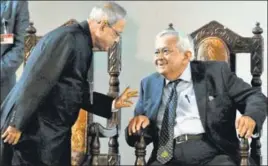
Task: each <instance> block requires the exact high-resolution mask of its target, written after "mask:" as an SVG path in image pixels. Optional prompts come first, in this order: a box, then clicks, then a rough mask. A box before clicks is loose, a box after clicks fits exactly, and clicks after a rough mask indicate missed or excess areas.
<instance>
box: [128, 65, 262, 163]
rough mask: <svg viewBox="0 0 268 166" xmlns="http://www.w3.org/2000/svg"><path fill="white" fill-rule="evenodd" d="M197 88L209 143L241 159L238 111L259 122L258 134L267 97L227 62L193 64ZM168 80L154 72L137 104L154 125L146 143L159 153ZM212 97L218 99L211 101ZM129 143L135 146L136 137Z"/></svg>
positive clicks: (136, 112)
mask: <svg viewBox="0 0 268 166" xmlns="http://www.w3.org/2000/svg"><path fill="white" fill-rule="evenodd" d="M191 71H192V79H193V86H194V91H195V95H196V100H197V105H198V110H199V114H200V118H201V121H202V125H203V127H204V129H205V132H206V135H207V136H208V138H209V140H210V141H211V142H212V143H214V144H215V145H216V146H217V147H218V148H219V149H220V150H221V151H222V152H223V153H227V154H229V155H230V156H232V157H234V158H236V159H238V150H239V141H238V139H237V134H236V129H235V118H236V109H238V110H239V111H240V112H241V113H242V114H244V115H247V116H250V117H251V118H253V119H254V120H255V121H256V124H257V126H256V131H255V132H257V131H259V130H260V129H261V128H262V124H263V122H264V120H265V118H266V110H267V105H266V97H265V96H264V95H263V94H262V93H261V92H260V90H258V89H253V88H251V86H250V85H249V84H247V83H245V82H244V81H243V80H242V79H240V78H238V77H237V76H236V75H235V74H234V73H232V72H231V71H230V69H229V66H228V64H227V63H225V62H216V61H207V62H203V61H193V62H191ZM162 87H164V77H163V76H161V75H160V74H158V73H154V74H152V75H150V76H148V77H146V78H144V79H143V80H142V81H141V87H140V98H139V101H138V103H137V105H136V109H135V116H136V115H146V116H147V117H148V118H149V119H150V126H149V127H148V128H147V132H146V133H145V141H146V142H147V144H148V143H150V142H151V141H153V143H154V147H155V148H154V150H153V153H152V156H154V155H155V154H156V150H157V149H156V147H157V140H158V134H157V133H158V131H156V130H157V128H156V125H155V124H156V117H157V112H158V109H159V106H160V102H161V97H162V91H163V88H162ZM209 96H211V97H214V99H213V100H209ZM126 140H127V142H128V144H129V145H130V146H133V145H134V143H135V141H136V137H135V136H132V137H129V136H128V134H127V133H126Z"/></svg>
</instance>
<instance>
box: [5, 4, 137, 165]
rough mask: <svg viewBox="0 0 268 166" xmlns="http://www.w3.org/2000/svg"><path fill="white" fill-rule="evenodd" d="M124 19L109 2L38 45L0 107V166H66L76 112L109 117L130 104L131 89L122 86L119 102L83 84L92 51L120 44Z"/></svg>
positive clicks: (45, 37)
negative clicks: (0, 157)
mask: <svg viewBox="0 0 268 166" xmlns="http://www.w3.org/2000/svg"><path fill="white" fill-rule="evenodd" d="M125 16H126V11H125V10H124V9H123V8H122V7H121V6H119V5H118V4H117V3H114V2H107V3H104V4H103V5H101V6H96V7H94V8H93V9H92V12H91V14H90V17H89V18H88V20H87V21H83V22H81V23H75V24H73V25H69V26H64V27H59V28H56V29H55V30H53V31H51V32H49V33H48V34H46V35H45V36H43V37H42V39H41V40H40V41H39V42H38V43H37V44H36V46H35V47H34V49H33V50H32V52H31V54H30V56H29V59H28V60H27V64H26V66H25V68H24V71H23V73H22V76H21V79H20V80H19V82H18V83H17V84H16V86H15V87H14V88H13V89H12V91H11V93H9V95H8V97H7V98H6V99H5V100H4V102H3V104H2V105H1V111H2V115H1V131H2V139H1V140H2V141H4V143H3V145H4V146H2V147H3V148H2V147H1V149H3V150H2V151H3V152H4V153H3V154H4V155H2V160H4V161H2V163H0V164H1V165H27V166H28V165H30V166H70V165H71V127H72V126H73V124H74V123H75V121H76V119H77V117H78V113H79V110H80V108H83V109H84V110H87V111H89V112H91V113H93V114H96V115H99V116H102V117H105V118H111V116H112V112H114V111H117V110H118V109H120V108H124V107H130V106H131V105H132V104H133V103H132V102H131V100H130V99H131V98H132V97H135V96H137V91H135V90H131V89H130V88H126V90H125V91H123V93H122V94H121V95H120V96H119V97H117V98H112V97H110V96H107V95H104V94H100V93H97V92H94V93H93V99H92V98H91V95H90V93H89V91H90V89H89V85H88V82H87V74H88V70H89V69H90V64H91V59H92V56H93V50H92V48H93V47H95V48H96V47H97V48H99V49H101V50H108V49H109V48H110V47H112V46H113V44H115V43H116V42H118V41H119V39H120V33H121V32H123V29H124V25H125ZM91 100H93V103H91ZM10 153H11V154H10Z"/></svg>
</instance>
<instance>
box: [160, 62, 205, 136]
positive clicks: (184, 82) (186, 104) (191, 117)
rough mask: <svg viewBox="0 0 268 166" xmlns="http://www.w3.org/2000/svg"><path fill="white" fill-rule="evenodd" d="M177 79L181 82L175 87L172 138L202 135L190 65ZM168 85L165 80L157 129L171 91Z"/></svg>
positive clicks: (167, 81) (202, 129)
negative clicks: (175, 104) (174, 117)
mask: <svg viewBox="0 0 268 166" xmlns="http://www.w3.org/2000/svg"><path fill="white" fill-rule="evenodd" d="M179 79H181V81H180V82H179V84H178V85H177V87H176V91H177V94H178V101H177V109H176V119H175V126H174V138H176V137H178V136H180V135H183V134H200V133H204V132H205V130H204V128H203V126H202V122H201V119H200V115H199V112H198V107H197V103H196V97H195V92H194V88H193V81H192V76H191V67H190V63H189V64H188V66H187V67H186V69H185V70H184V72H183V73H182V75H181V76H180V77H179ZM168 83H169V80H167V79H166V80H165V87H164V90H163V95H162V102H161V105H160V108H159V111H158V116H157V126H158V127H159V129H161V123H162V119H163V115H164V112H165V107H166V102H167V99H168V96H169V94H170V92H171V89H172V86H171V85H170V84H168ZM159 131H160V130H159Z"/></svg>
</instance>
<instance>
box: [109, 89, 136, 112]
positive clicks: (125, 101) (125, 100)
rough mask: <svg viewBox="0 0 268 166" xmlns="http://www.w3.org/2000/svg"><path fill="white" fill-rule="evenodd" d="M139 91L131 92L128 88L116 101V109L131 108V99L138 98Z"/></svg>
mask: <svg viewBox="0 0 268 166" xmlns="http://www.w3.org/2000/svg"><path fill="white" fill-rule="evenodd" d="M137 96H138V91H137V90H131V89H130V88H129V87H127V88H126V89H125V90H124V92H123V93H122V94H121V95H120V96H119V97H118V98H116V99H115V105H114V107H115V109H120V108H123V107H131V106H132V105H133V102H132V101H130V100H129V99H130V98H132V97H137Z"/></svg>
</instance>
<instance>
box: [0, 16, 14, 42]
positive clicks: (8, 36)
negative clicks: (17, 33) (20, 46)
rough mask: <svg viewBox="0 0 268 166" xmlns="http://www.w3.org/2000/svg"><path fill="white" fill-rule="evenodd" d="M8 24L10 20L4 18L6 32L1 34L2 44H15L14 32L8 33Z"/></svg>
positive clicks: (3, 23)
mask: <svg viewBox="0 0 268 166" xmlns="http://www.w3.org/2000/svg"><path fill="white" fill-rule="evenodd" d="M7 24H8V21H7V20H5V19H3V20H2V25H3V27H4V34H1V45H2V44H13V43H14V34H13V33H8V31H7Z"/></svg>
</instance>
